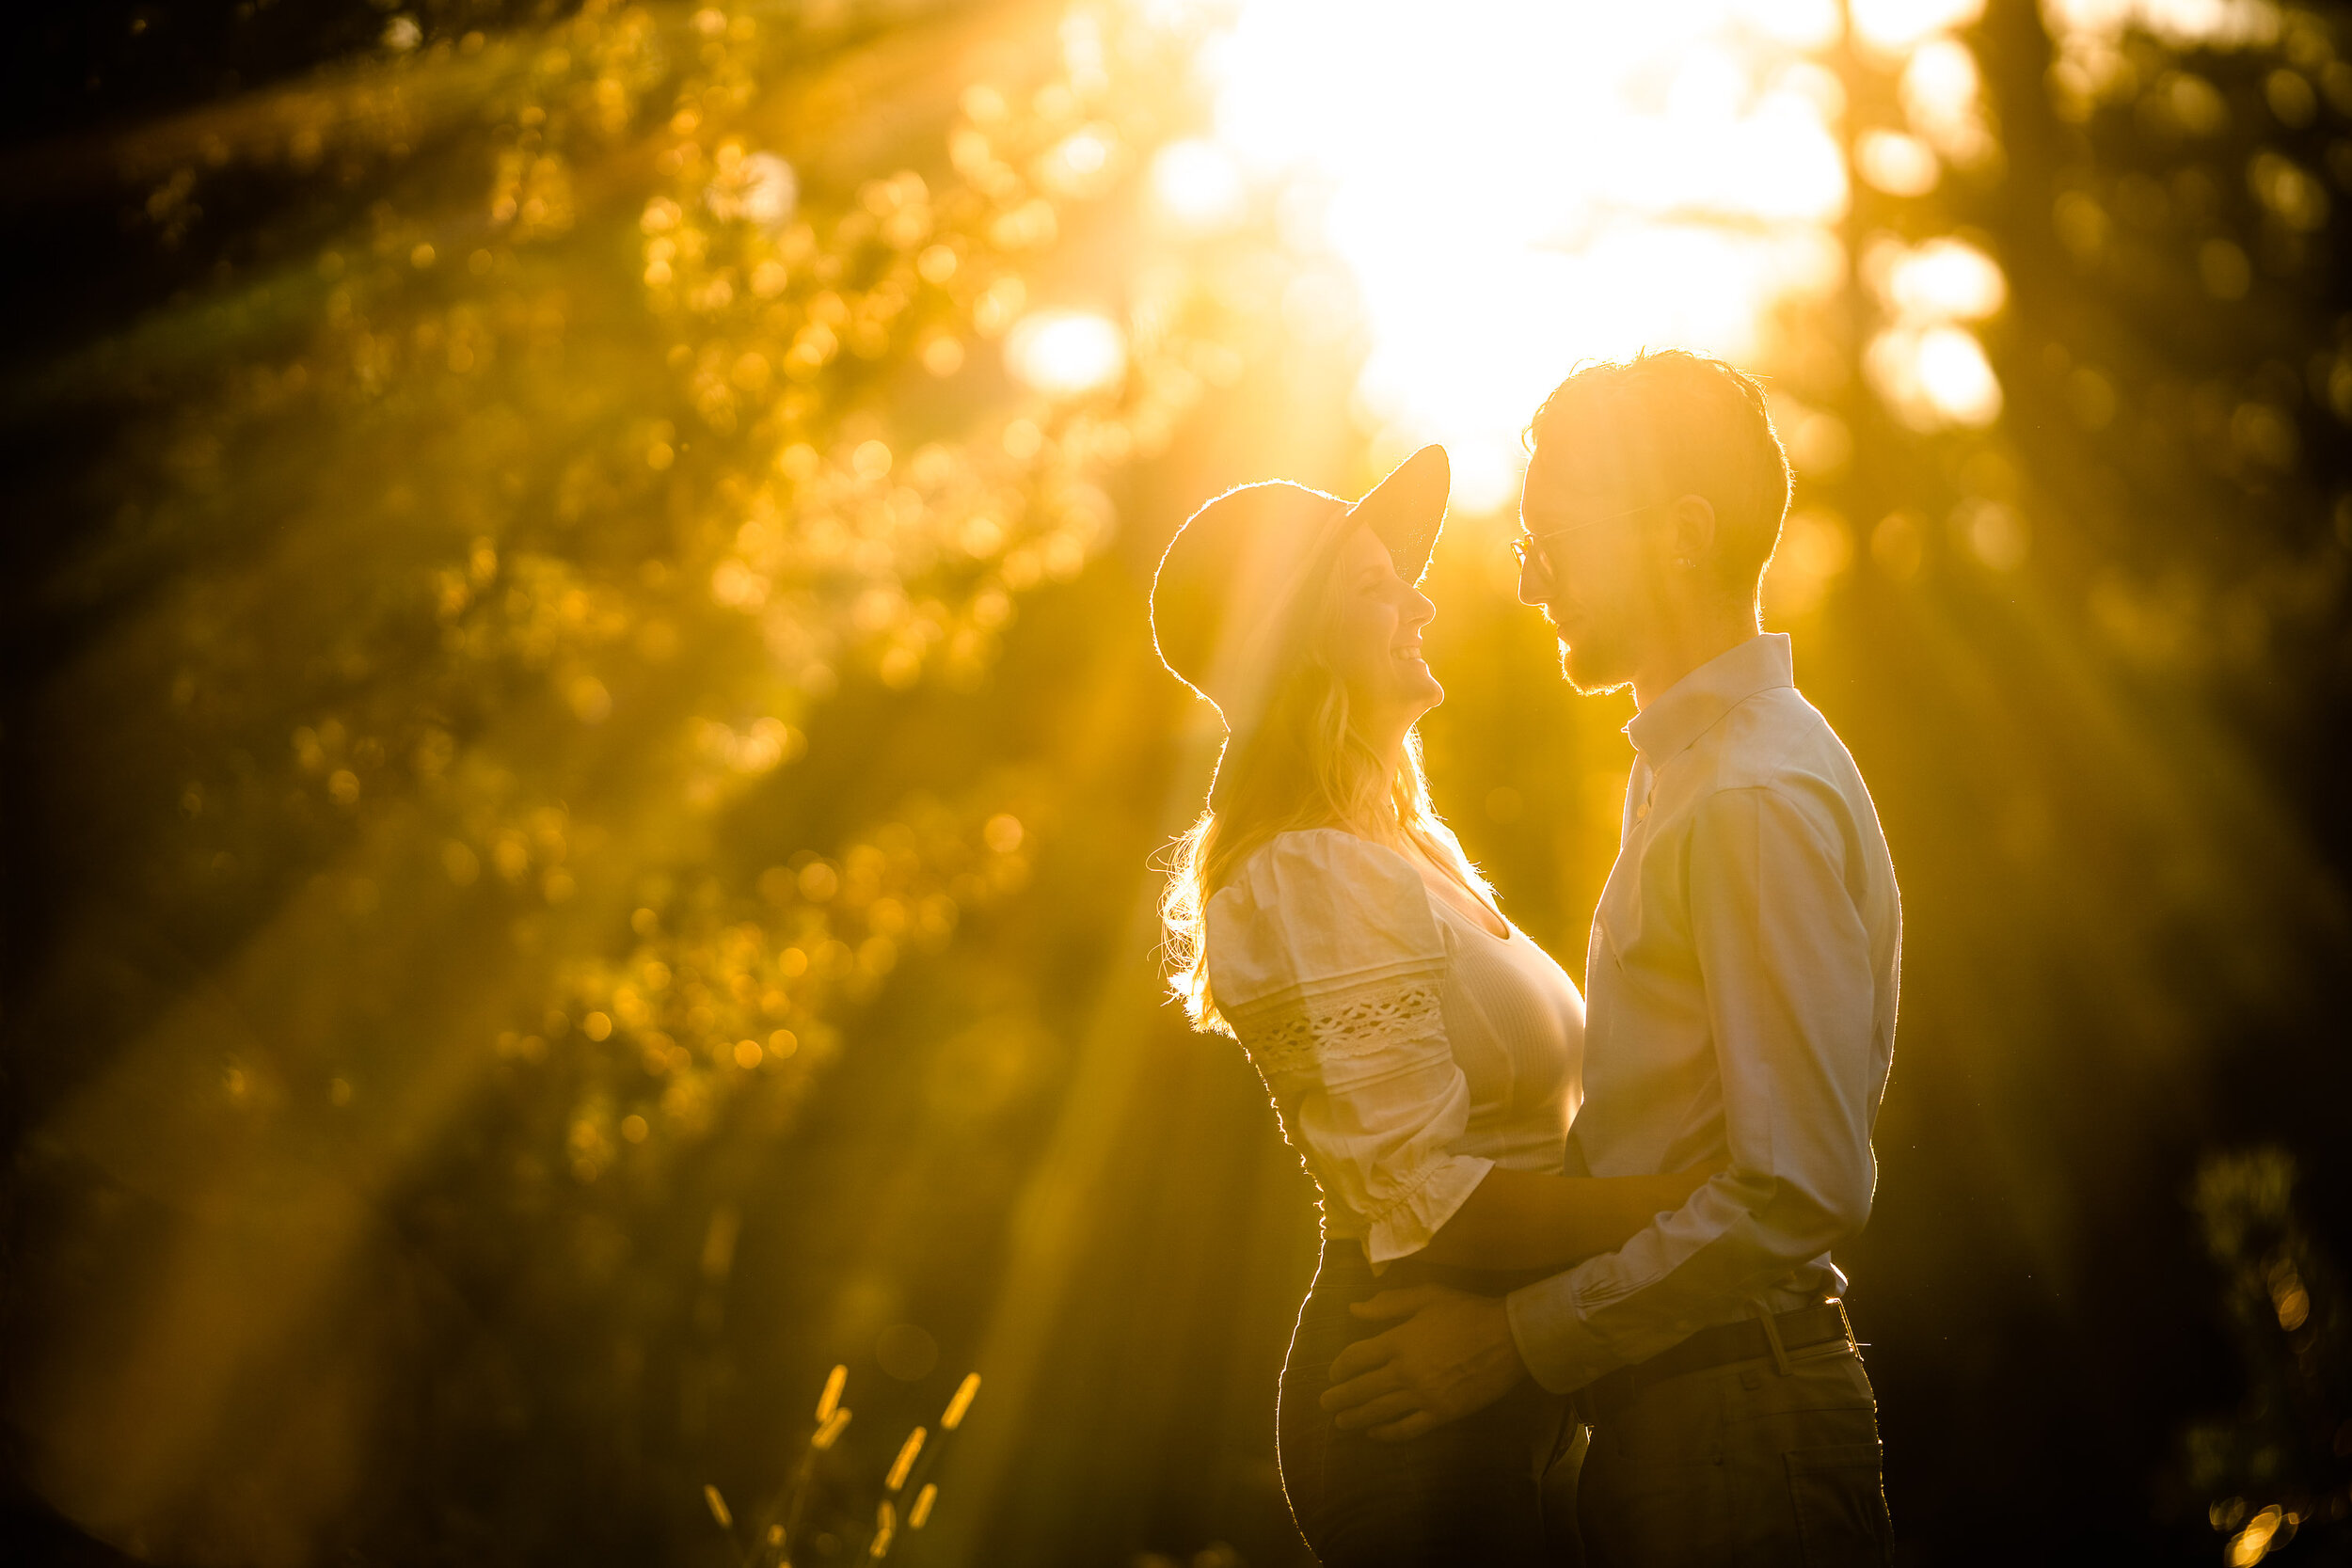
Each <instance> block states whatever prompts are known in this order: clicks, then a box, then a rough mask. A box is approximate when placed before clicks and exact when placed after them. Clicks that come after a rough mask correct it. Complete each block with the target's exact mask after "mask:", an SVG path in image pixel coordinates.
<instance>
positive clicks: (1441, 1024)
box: [1231, 964, 1445, 1078]
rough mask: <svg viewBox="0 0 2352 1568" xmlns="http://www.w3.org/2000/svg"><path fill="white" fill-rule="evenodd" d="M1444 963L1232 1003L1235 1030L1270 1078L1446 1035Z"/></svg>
mask: <svg viewBox="0 0 2352 1568" xmlns="http://www.w3.org/2000/svg"><path fill="white" fill-rule="evenodd" d="M1444 981H1445V969H1444V966H1443V965H1441V964H1432V965H1420V964H1415V965H1412V966H1409V967H1400V968H1398V969H1394V970H1390V971H1384V972H1375V973H1373V974H1353V975H1348V976H1346V977H1345V978H1343V979H1342V980H1340V981H1338V982H1336V983H1332V982H1318V983H1316V984H1313V985H1310V986H1292V987H1287V988H1285V989H1284V990H1279V991H1277V992H1275V993H1274V994H1272V995H1270V996H1264V997H1260V998H1258V999H1257V1000H1255V1001H1252V1002H1250V1003H1248V1004H1247V1005H1246V1006H1239V1007H1235V1008H1233V1009H1232V1015H1231V1016H1232V1025H1233V1032H1234V1034H1235V1035H1236V1036H1237V1037H1239V1038H1240V1040H1241V1043H1242V1045H1243V1046H1244V1047H1245V1048H1246V1049H1247V1050H1248V1053H1249V1057H1250V1060H1251V1061H1253V1062H1255V1063H1257V1065H1258V1070H1259V1071H1260V1072H1262V1073H1263V1074H1265V1075H1266V1076H1267V1077H1268V1078H1272V1077H1274V1076H1275V1075H1276V1074H1278V1073H1279V1074H1284V1075H1289V1074H1294V1073H1314V1072H1316V1071H1317V1070H1318V1069H1320V1068H1322V1067H1323V1066H1324V1065H1325V1064H1326V1063H1329V1062H1334V1061H1362V1060H1364V1059H1366V1058H1369V1057H1373V1056H1377V1055H1380V1054H1382V1053H1388V1052H1392V1051H1394V1050H1396V1049H1397V1048H1398V1047H1399V1046H1402V1045H1405V1044H1407V1043H1408V1042H1412V1041H1428V1040H1433V1039H1434V1040H1438V1041H1442V1040H1443V1039H1444V1037H1445V1016H1444V1011H1443V1008H1442V1006H1441V1003H1442V991H1441V988H1442V987H1443V985H1444Z"/></svg>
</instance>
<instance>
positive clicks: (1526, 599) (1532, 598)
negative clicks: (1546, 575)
mask: <svg viewBox="0 0 2352 1568" xmlns="http://www.w3.org/2000/svg"><path fill="white" fill-rule="evenodd" d="M1535 562H1536V557H1535V555H1534V552H1533V551H1530V552H1529V554H1528V557H1527V559H1526V560H1525V561H1522V562H1519V603H1521V604H1523V605H1525V606H1527V607H1528V608H1529V609H1530V610H1541V609H1542V608H1543V606H1544V595H1543V594H1542V593H1541V592H1540V590H1542V589H1544V588H1548V587H1549V586H1550V585H1549V583H1547V582H1545V581H1543V580H1542V578H1543V572H1542V568H1540V567H1538V566H1537V565H1536V564H1535Z"/></svg>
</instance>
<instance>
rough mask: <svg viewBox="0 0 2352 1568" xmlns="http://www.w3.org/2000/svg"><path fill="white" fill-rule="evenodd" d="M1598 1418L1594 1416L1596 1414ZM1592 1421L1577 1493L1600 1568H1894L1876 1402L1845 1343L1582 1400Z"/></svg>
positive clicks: (1554, 1485)
mask: <svg viewBox="0 0 2352 1568" xmlns="http://www.w3.org/2000/svg"><path fill="white" fill-rule="evenodd" d="M1596 1404H1598V1405H1599V1407H1598V1408H1595V1407H1594V1406H1595V1405H1596ZM1580 1405H1581V1413H1582V1414H1583V1416H1584V1418H1586V1419H1587V1420H1589V1421H1590V1422H1591V1423H1592V1430H1591V1433H1590V1437H1589V1447H1588V1449H1587V1450H1586V1452H1585V1454H1584V1461H1583V1465H1582V1466H1581V1473H1579V1472H1578V1471H1577V1470H1576V1469H1575V1468H1574V1467H1573V1465H1572V1458H1571V1457H1570V1456H1567V1455H1565V1454H1564V1455H1563V1459H1562V1461H1561V1462H1558V1463H1555V1465H1554V1467H1553V1470H1552V1473H1551V1475H1550V1476H1549V1478H1548V1481H1547V1491H1548V1492H1549V1494H1550V1498H1551V1499H1557V1498H1558V1497H1559V1493H1560V1491H1561V1490H1564V1489H1565V1486H1568V1485H1573V1486H1574V1487H1575V1489H1576V1505H1575V1507H1576V1515H1577V1518H1578V1520H1579V1522H1580V1524H1581V1533H1582V1535H1583V1541H1584V1555H1585V1560H1586V1561H1587V1563H1588V1564H1590V1565H1591V1568H1680V1565H1683V1564H1692V1565H1693V1568H1697V1565H1704V1568H1731V1565H1734V1564H1756V1565H1759V1568H1760V1565H1766V1564H1769V1565H1771V1568H1780V1565H1781V1564H1784V1563H1785V1564H1790V1565H1792V1568H1793V1565H1804V1568H1827V1565H1831V1564H1835V1565H1836V1568H1846V1565H1848V1564H1866V1563H1867V1564H1871V1565H1873V1568H1877V1565H1883V1564H1884V1563H1886V1562H1888V1561H1889V1560H1891V1558H1892V1554H1893V1551H1894V1530H1893V1527H1892V1525H1891V1524H1890V1523H1889V1521H1888V1519H1887V1513H1886V1494H1885V1492H1884V1490H1883V1486H1882V1485H1881V1482H1880V1469H1879V1431H1878V1408H1877V1402H1876V1401H1875V1400H1874V1399H1873V1398H1872V1396H1871V1392H1870V1379H1869V1376H1868V1374H1867V1373H1866V1372H1864V1371H1863V1370H1862V1358H1861V1357H1860V1356H1859V1355H1857V1354H1855V1353H1854V1351H1853V1350H1852V1348H1851V1346H1849V1345H1846V1344H1843V1343H1838V1344H1831V1345H1820V1346H1815V1347H1812V1348H1810V1349H1806V1350H1799V1351H1791V1352H1790V1353H1789V1354H1788V1370H1785V1371H1783V1370H1779V1369H1778V1368H1777V1367H1776V1366H1775V1365H1774V1363H1773V1362H1772V1359H1771V1358H1770V1357H1762V1358H1759V1359H1757V1360H1754V1361H1735V1362H1732V1363H1730V1364H1728V1365H1726V1366H1722V1367H1710V1368H1707V1369H1705V1370H1700V1371H1694V1372H1684V1373H1682V1374H1680V1375H1678V1376H1676V1377H1670V1378H1665V1379H1663V1380H1661V1381H1660V1382H1658V1383H1655V1384H1653V1385H1651V1386H1649V1387H1648V1388H1646V1389H1645V1390H1643V1391H1642V1392H1640V1393H1637V1394H1635V1395H1633V1396H1632V1397H1631V1398H1629V1399H1627V1400H1625V1401H1623V1402H1621V1403H1620V1402H1607V1401H1595V1400H1593V1399H1592V1398H1590V1397H1589V1395H1588V1396H1581V1397H1580Z"/></svg>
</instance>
